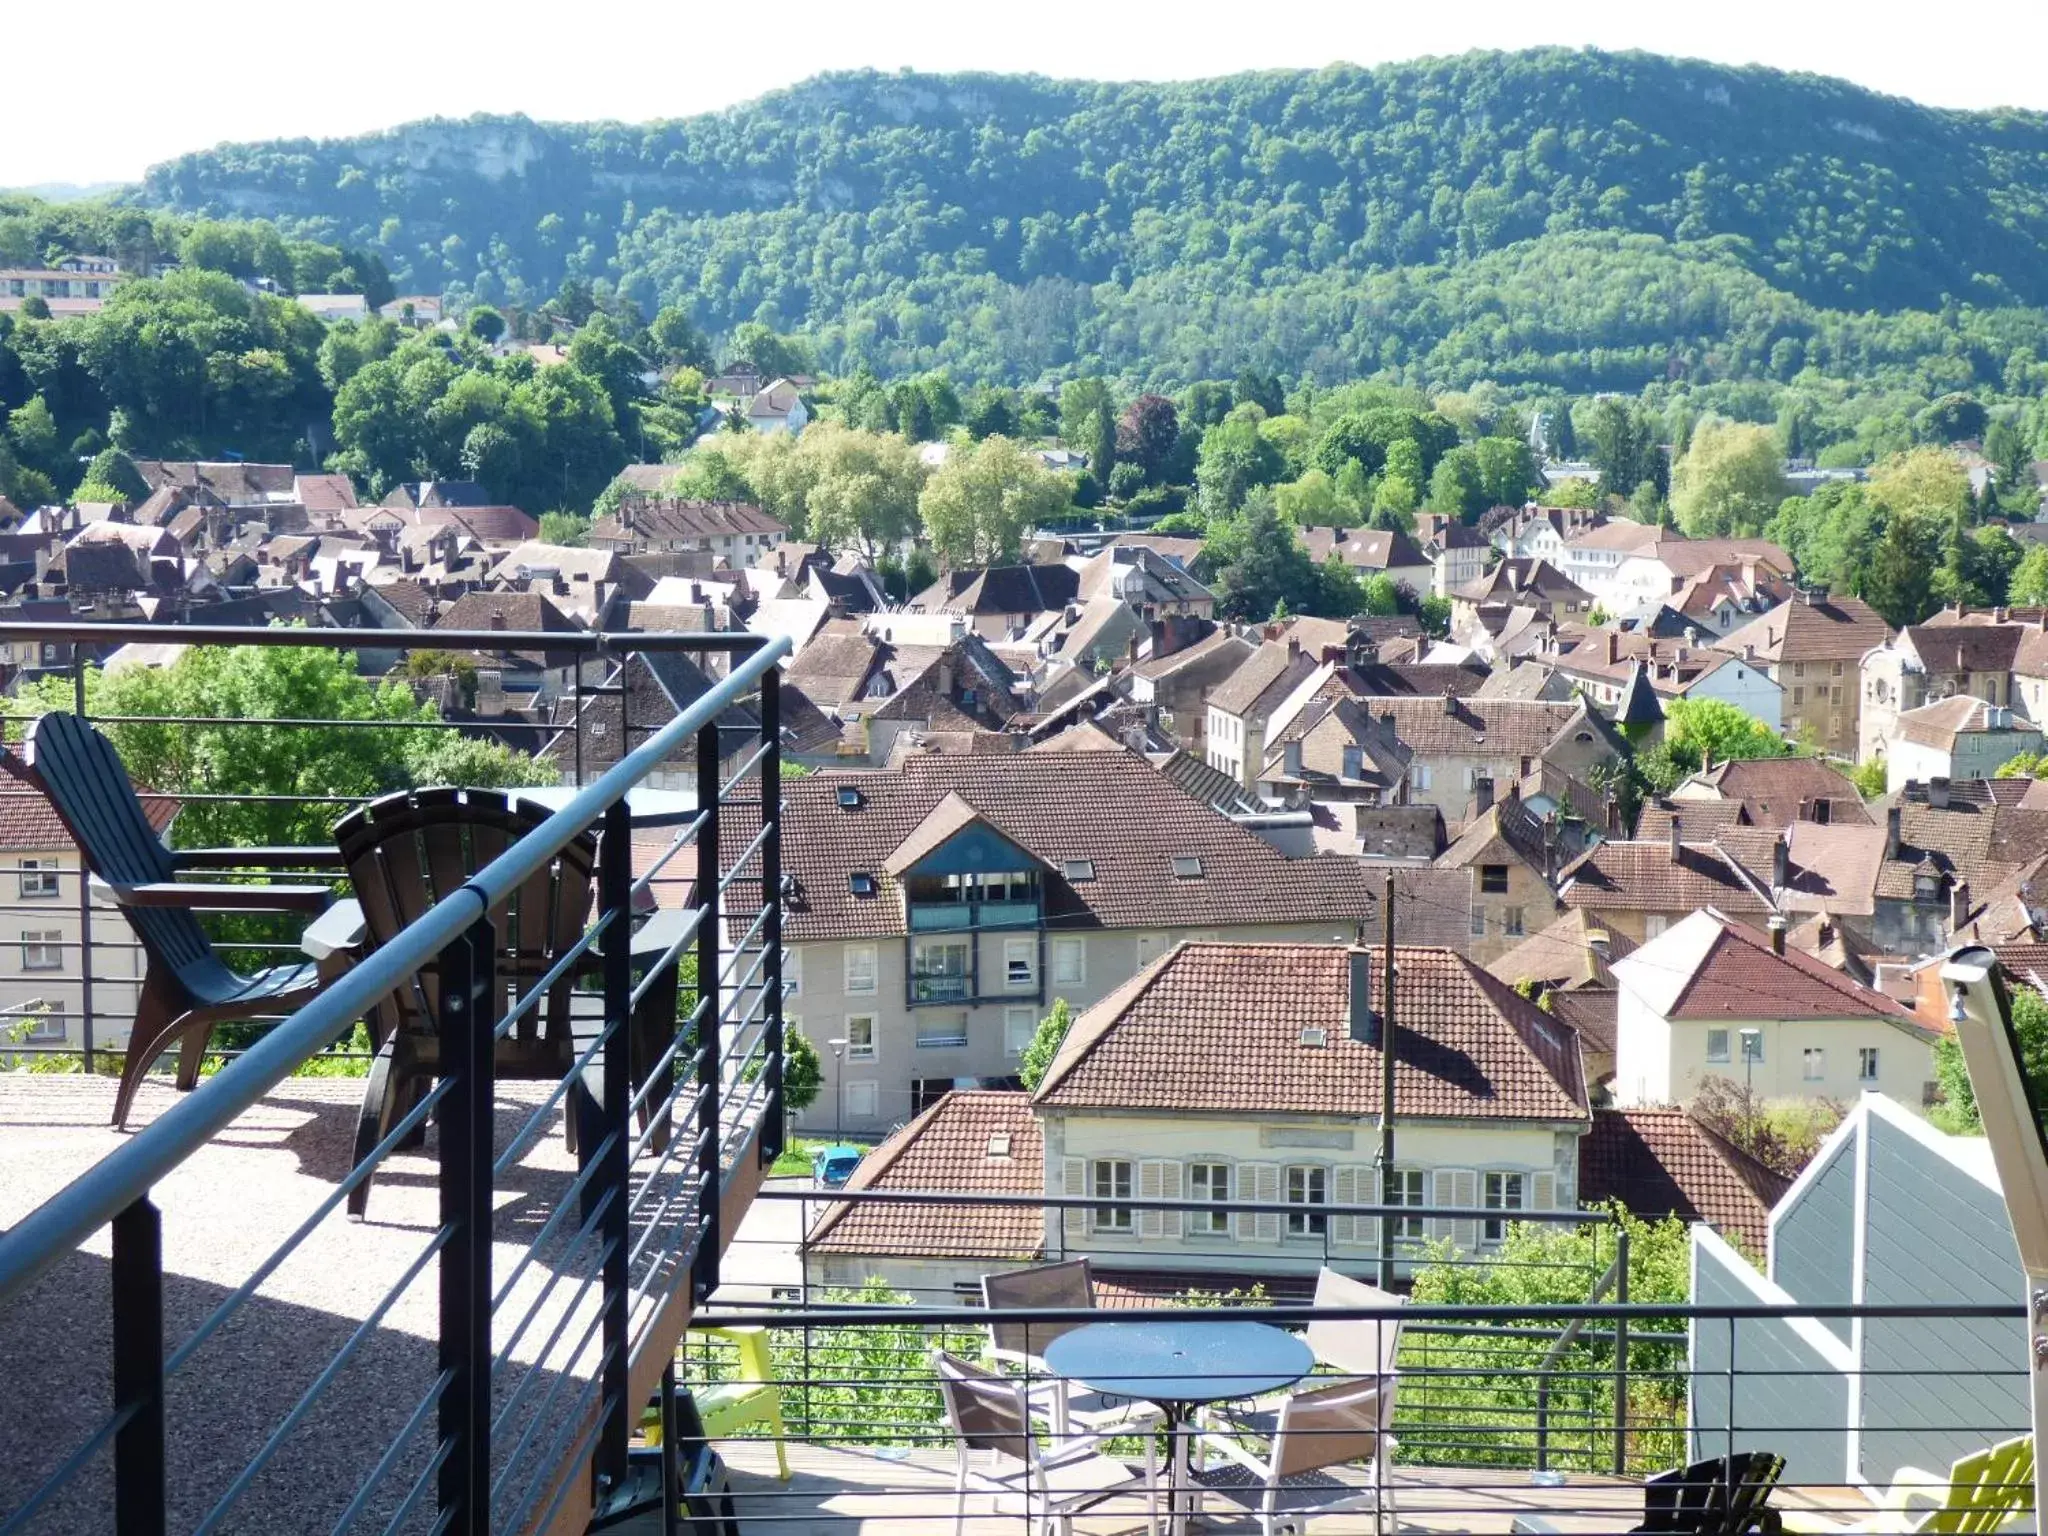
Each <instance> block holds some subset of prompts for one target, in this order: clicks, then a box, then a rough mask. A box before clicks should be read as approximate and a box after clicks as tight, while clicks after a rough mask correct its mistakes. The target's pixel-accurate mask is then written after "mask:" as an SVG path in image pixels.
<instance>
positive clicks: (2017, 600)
mask: <svg viewBox="0 0 2048 1536" xmlns="http://www.w3.org/2000/svg"><path fill="white" fill-rule="evenodd" d="M2006 598H2007V600H2008V601H2009V602H2010V603H2011V604H2012V605H2013V606H2014V607H2015V608H2035V607H2040V606H2042V605H2044V604H2048V544H2036V545H2035V546H2034V547H2033V548H2032V549H2030V550H2028V551H2027V552H2026V554H2024V555H2023V556H2021V557H2020V563H2019V564H2018V565H2016V566H2015V567H2013V573H2012V583H2011V585H2010V586H2008V587H2007V588H2006Z"/></svg>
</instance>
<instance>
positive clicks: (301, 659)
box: [9, 646, 555, 847]
mask: <svg viewBox="0 0 2048 1536" xmlns="http://www.w3.org/2000/svg"><path fill="white" fill-rule="evenodd" d="M71 705H72V684H71V681H70V679H68V678H59V679H43V680H40V681H38V682H36V683H33V684H31V685H29V686H28V687H26V688H24V689H23V690H22V691H21V696H20V697H19V698H18V699H15V700H13V701H10V704H9V712H10V713H12V714H15V715H18V716H32V715H38V714H42V713H44V712H46V711H48V710H54V709H66V710H68V709H69V708H71ZM86 707H87V709H88V710H90V711H91V712H92V713H93V714H94V715H96V716H102V717H104V716H107V715H149V716H165V715H184V716H190V717H198V718H202V719H209V720H221V721H226V722H228V723H226V724H221V725H181V726H170V725H150V724H122V723H112V724H109V725H107V726H106V727H105V729H106V732H107V734H108V736H109V737H110V738H111V739H112V740H113V743H114V747H115V750H116V751H118V752H119V753H120V755H121V760H122V762H123V763H124V764H125V765H126V767H127V769H128V772H129V775H130V777H131V778H133V779H134V780H135V782H136V783H138V784H142V785H147V786H148V787H149V788H151V789H155V790H160V791H163V792H165V793H169V794H190V795H207V796H222V797H224V798H221V799H204V800H201V799H194V800H188V801H187V802H186V804H185V809H184V810H183V811H182V812H180V813H179V816H178V819H177V821H176V822H174V823H173V824H172V836H173V838H174V839H175V840H176V841H177V843H178V844H179V845H180V846H181V847H262V846H269V845H280V846H282V845H300V846H304V845H311V844H319V843H323V842H327V841H329V840H331V837H332V825H333V820H334V810H333V807H332V806H330V805H317V804H316V805H302V804H279V803H276V802H273V801H267V800H264V799H261V798H260V797H262V796H269V795H315V796H317V795H350V796H369V795H377V794H383V793H386V792H388V791H391V790H394V789H403V788H406V787H408V786H410V785H415V784H430V783H449V782H455V783H463V784H471V785H478V786H484V787H488V786H492V785H514V784H541V783H551V782H553V780H554V778H555V774H554V772H553V770H552V769H551V768H549V767H548V766H546V765H544V764H541V763H538V762H536V761H535V760H534V759H533V758H531V757H528V756H526V755H525V754H524V753H520V752H513V751H510V750H508V749H507V748H504V747H502V746H498V745H497V744H495V743H491V742H484V741H478V740H475V739H472V738H468V737H463V736H458V735H457V734H456V733H455V732H453V731H452V730H449V731H438V730H423V729H419V728H418V724H419V723H420V722H432V721H436V720H438V719H439V718H440V716H439V713H438V712H437V711H436V710H435V709H434V708H433V707H432V706H431V705H426V704H421V703H420V702H419V701H418V700H417V699H415V698H414V696H413V692H412V690H411V689H410V688H409V687H407V686H406V685H405V684H404V683H398V682H392V683H384V684H382V685H377V686H373V685H372V684H371V683H370V682H368V681H367V680H366V679H364V678H363V677H362V676H361V675H360V674H359V673H358V672H357V671H356V662H355V657H354V656H353V655H352V654H350V653H348V652H346V651H342V650H339V649H328V648H326V647H312V646H308V647H282V646H279V647H269V648H264V649H257V648H255V647H248V646H243V647H222V646H196V647H194V648H193V649H192V650H189V651H187V652H185V654H184V655H182V656H180V657H179V658H178V659H177V660H176V661H174V662H172V663H171V664H170V665H169V666H167V667H124V668H122V669H121V670H119V671H117V672H111V673H110V672H104V671H101V670H100V669H98V668H92V669H89V670H88V671H87V673H86ZM284 719H316V720H359V721H381V722H385V723H387V724H391V725H394V726H398V727H401V728H399V729H391V730H379V729H374V728H367V727H362V726H353V727H352V726H336V725H251V724H249V723H247V722H252V721H275V720H284ZM458 763H459V772H460V774H461V775H462V776H461V777H459V778H454V777H451V776H450V774H451V767H452V765H455V764H458Z"/></svg>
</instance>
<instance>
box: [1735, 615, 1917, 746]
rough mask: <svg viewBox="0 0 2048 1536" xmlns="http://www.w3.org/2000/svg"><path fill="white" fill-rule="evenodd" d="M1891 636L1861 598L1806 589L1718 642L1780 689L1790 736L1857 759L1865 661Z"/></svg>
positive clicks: (1784, 724) (1785, 728) (1783, 722)
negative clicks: (1825, 593) (1829, 595)
mask: <svg viewBox="0 0 2048 1536" xmlns="http://www.w3.org/2000/svg"><path fill="white" fill-rule="evenodd" d="M1890 635H1891V631H1890V629H1889V628H1888V627H1887V626H1886V624H1885V622H1884V619H1883V618H1882V617H1881V616H1880V615H1879V614H1878V612H1877V610H1876V609H1874V608H1872V607H1871V606H1870V605H1869V604H1868V603H1866V602H1864V601H1863V600H1862V599H1860V598H1854V597H1824V596H1822V597H1817V596H1815V595H1814V594H1813V593H1811V592H1808V591H1804V590H1801V591H1799V592H1797V593H1796V594H1795V595H1794V596H1793V598H1792V600H1791V601H1790V602H1789V603H1782V604H1780V605H1779V606H1778V607H1776V608H1774V609H1772V610H1771V611H1770V612H1769V613H1766V614H1765V615H1763V616H1762V617H1761V618H1758V619H1753V620H1751V621H1750V622H1749V623H1747V624H1744V625H1742V626H1741V627H1740V628H1738V629H1735V630H1733V631H1731V632H1730V633H1729V634H1728V635H1726V636H1725V637H1724V638H1723V639H1722V640H1720V641H1719V642H1718V644H1719V646H1720V648H1721V649H1722V650H1725V651H1728V652H1729V653H1730V654H1732V655H1735V656H1739V657H1741V658H1742V660H1743V661H1744V662H1745V663H1747V664H1748V665H1749V666H1752V667H1756V668H1759V669H1760V670H1761V671H1762V672H1763V673H1764V675H1765V676H1767V677H1768V678H1770V680H1771V681H1772V682H1774V683H1776V684H1777V685H1778V688H1779V691H1780V695H1781V698H1782V704H1781V706H1780V709H1781V714H1780V721H1781V728H1782V729H1783V731H1784V733H1785V735H1786V736H1787V737H1790V738H1793V739H1796V740H1799V741H1806V742H1811V743H1812V744H1814V745H1815V746H1817V747H1819V748H1820V749H1821V750H1823V751H1826V752H1831V753H1835V754H1837V755H1839V756H1843V757H1853V756H1855V755H1856V752H1857V748H1858V744H1859V727H1860V724H1861V720H1860V711H1859V706H1860V704H1861V701H1862V693H1863V689H1862V686H1861V673H1862V663H1863V657H1864V656H1866V655H1867V654H1869V653H1870V652H1871V651H1872V650H1875V649H1876V648H1878V647H1880V646H1882V645H1883V644H1884V643H1885V642H1886V640H1887V639H1889V638H1890Z"/></svg>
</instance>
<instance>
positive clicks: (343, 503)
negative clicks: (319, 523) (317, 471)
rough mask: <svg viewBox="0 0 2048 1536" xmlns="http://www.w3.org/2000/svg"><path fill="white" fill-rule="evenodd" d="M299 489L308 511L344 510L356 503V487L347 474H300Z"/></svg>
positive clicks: (300, 496)
mask: <svg viewBox="0 0 2048 1536" xmlns="http://www.w3.org/2000/svg"><path fill="white" fill-rule="evenodd" d="M297 489H298V495H299V500H300V501H301V502H303V503H304V504H305V508H306V510H307V511H308V512H344V511H347V510H348V509H349V508H350V507H353V506H354V505H356V488H355V485H354V484H353V483H352V482H351V481H350V480H349V477H348V476H347V475H300V476H299V477H298V481H297Z"/></svg>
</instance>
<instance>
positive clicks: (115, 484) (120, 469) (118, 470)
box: [85, 448, 149, 501]
mask: <svg viewBox="0 0 2048 1536" xmlns="http://www.w3.org/2000/svg"><path fill="white" fill-rule="evenodd" d="M85 478H86V479H87V480H88V481H89V482H91V483H92V484H93V485H96V486H101V487H104V488H105V489H107V490H110V491H112V492H113V493H114V494H113V496H112V497H111V498H106V497H100V498H95V497H87V498H85V499H87V500H114V501H140V500H142V499H143V498H144V497H145V496H147V495H148V494H149V484H148V482H147V481H145V480H144V479H143V478H142V473H141V471H139V470H138V469H136V467H135V461H134V460H133V459H131V458H129V457H128V455H127V454H125V453H123V452H122V451H121V450H120V449H118V448H102V449H101V450H100V451H99V452H98V453H96V454H94V455H93V456H92V462H91V463H90V464H88V465H86V467H85Z"/></svg>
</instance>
